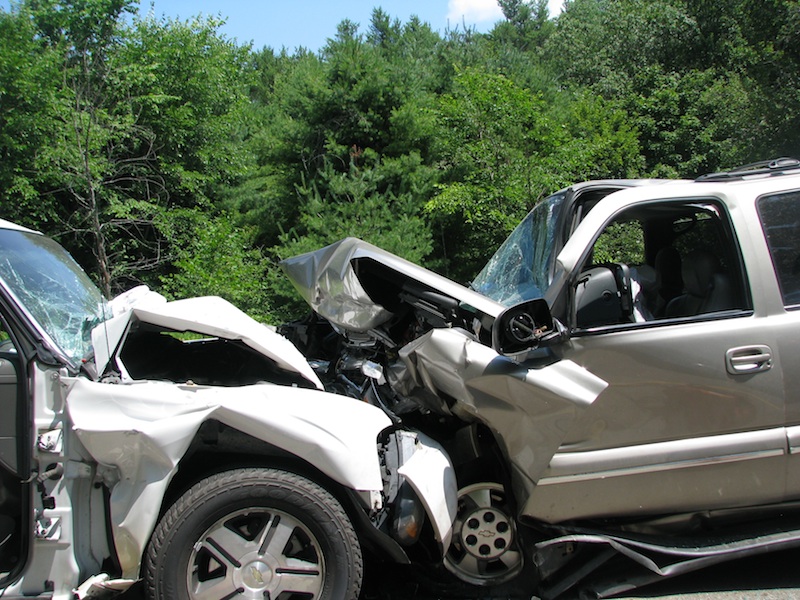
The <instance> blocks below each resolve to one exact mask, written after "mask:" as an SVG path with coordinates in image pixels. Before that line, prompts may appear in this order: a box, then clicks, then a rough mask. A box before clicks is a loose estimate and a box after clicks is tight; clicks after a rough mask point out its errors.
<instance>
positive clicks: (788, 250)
mask: <svg viewBox="0 0 800 600" xmlns="http://www.w3.org/2000/svg"><path fill="white" fill-rule="evenodd" d="M758 212H759V214H760V216H761V224H762V226H763V227H764V234H765V235H766V238H767V245H768V246H769V251H770V254H771V255H772V264H773V265H774V267H775V271H776V273H777V274H778V281H779V282H780V286H781V293H782V294H783V304H784V305H785V306H797V305H800V244H798V239H800V235H799V234H800V192H790V193H788V194H779V195H777V196H765V197H764V198H761V199H760V200H759V201H758Z"/></svg>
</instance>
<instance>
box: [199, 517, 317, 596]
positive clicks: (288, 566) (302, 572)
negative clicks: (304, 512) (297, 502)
mask: <svg viewBox="0 0 800 600" xmlns="http://www.w3.org/2000/svg"><path fill="white" fill-rule="evenodd" d="M324 581H325V562H324V559H323V555H322V551H321V549H320V544H319V541H318V540H317V538H316V537H315V536H314V534H313V533H312V532H311V531H310V530H309V528H308V527H306V526H305V525H304V524H303V523H302V522H301V521H300V520H299V519H297V518H296V517H294V516H292V515H290V514H288V513H286V512H284V511H280V510H274V509H269V508H248V509H244V510H240V511H237V512H234V513H231V514H228V515H226V516H225V517H223V518H221V519H220V520H218V521H217V522H216V523H214V524H213V525H212V526H211V527H209V528H208V529H207V530H206V532H205V533H204V534H203V535H202V536H200V538H199V540H198V541H197V542H196V543H195V545H194V547H193V548H192V553H191V556H190V558H189V570H188V572H187V576H186V583H187V586H188V590H189V596H190V598H191V599H192V600H212V599H214V600H219V599H221V598H252V599H255V598H258V599H260V600H264V598H269V599H271V600H277V599H278V598H279V597H281V596H282V595H283V596H288V597H295V595H296V596H297V597H300V598H304V599H306V598H308V599H312V598H318V597H320V595H321V594H322V588H323V585H324Z"/></svg>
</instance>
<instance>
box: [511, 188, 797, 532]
mask: <svg viewBox="0 0 800 600" xmlns="http://www.w3.org/2000/svg"><path fill="white" fill-rule="evenodd" d="M611 228H617V229H616V230H615V231H614V235H612V236H611V238H612V241H613V240H617V241H619V243H618V244H617V245H616V247H615V246H614V244H613V243H612V244H609V243H608V240H606V239H605V237H608V236H605V237H604V235H600V236H599V237H598V238H597V240H596V242H595V244H594V245H593V246H592V248H591V252H589V253H588V254H587V256H586V258H585V260H584V261H583V262H582V263H581V264H580V266H579V268H578V269H577V271H576V272H575V274H574V277H573V279H572V281H573V284H572V285H571V286H570V289H569V290H568V292H567V293H568V295H569V296H570V301H569V302H568V304H569V305H570V306H571V309H570V310H571V313H570V314H569V315H565V316H564V317H565V318H566V319H568V320H570V321H571V323H572V337H571V339H570V341H569V342H568V343H566V344H564V345H563V346H561V347H560V348H559V349H558V352H559V353H560V354H561V356H562V357H563V358H567V359H570V360H572V361H574V362H576V363H577V364H579V365H581V366H582V367H584V368H585V369H587V370H588V371H590V372H591V373H593V374H594V375H596V376H598V377H600V378H601V379H603V380H604V381H606V382H607V383H608V387H607V388H606V389H605V391H604V392H603V393H602V394H601V395H600V396H599V397H598V398H597V400H596V401H595V402H594V403H593V404H592V406H591V407H589V408H588V409H587V410H586V411H585V413H584V414H583V415H582V416H581V417H580V419H579V420H578V421H577V423H576V424H575V425H574V426H572V427H571V428H570V430H569V431H568V432H567V433H566V436H565V438H564V440H563V442H562V444H561V447H560V448H559V451H558V452H557V453H556V455H555V456H554V457H553V459H552V461H551V463H550V466H549V468H548V470H547V471H546V472H545V474H544V475H543V477H542V478H541V479H540V480H539V482H538V484H537V488H536V491H535V493H534V494H533V495H532V497H531V499H530V501H529V503H528V506H527V507H526V512H528V513H529V514H531V515H534V516H537V517H539V518H543V519H545V520H548V521H551V522H557V521H562V520H566V519H575V518H591V517H613V516H621V515H625V516H635V515H654V514H668V513H681V512H694V511H697V510H707V509H715V508H732V507H740V506H750V505H755V504H765V503H774V502H779V501H781V500H782V499H783V498H784V496H785V482H786V478H785V468H786V461H787V457H786V451H785V449H786V434H785V429H784V425H785V397H784V387H783V381H782V377H781V365H780V357H779V356H778V355H777V354H776V352H775V349H776V348H777V340H776V335H777V334H776V332H774V331H771V330H769V329H768V328H765V327H764V323H763V319H759V318H757V317H756V316H755V313H754V310H753V295H752V294H751V293H750V289H749V283H748V282H749V278H748V275H747V272H746V270H745V268H744V261H743V260H742V253H741V250H740V248H739V244H738V243H737V241H736V237H735V235H734V229H733V226H732V223H731V219H730V216H729V215H728V213H727V211H726V209H725V206H724V205H723V204H722V203H720V202H717V201H714V200H704V199H693V200H691V201H689V200H681V201H673V200H669V201H667V200H665V201H664V202H663V203H650V204H648V205H647V206H646V207H645V208H642V207H635V208H632V209H628V210H627V211H622V212H621V213H620V214H618V215H616V216H615V218H614V220H613V222H611V223H610V224H609V225H608V226H607V227H606V228H605V229H604V230H603V234H607V233H608V232H609V231H610V230H611ZM620 240H621V241H620ZM667 248H670V249H673V250H676V251H677V253H678V254H679V255H681V257H682V261H683V268H682V269H681V272H682V273H683V278H684V280H685V281H684V282H683V284H684V286H683V287H684V289H683V290H682V292H683V293H682V294H679V295H678V297H677V298H674V299H671V300H669V301H668V302H667V303H666V306H665V307H662V308H660V309H659V308H657V307H658V302H657V297H658V292H659V289H658V287H659V283H660V282H661V285H663V280H664V279H665V276H664V275H662V274H659V273H658V272H656V268H655V267H656V263H657V261H656V257H657V256H659V254H663V252H664V251H665V249H667ZM709 261H711V262H709ZM714 261H715V262H714ZM709 265H713V266H709ZM628 272H630V273H632V274H633V276H632V277H628V276H627V273H628ZM609 273H610V274H609ZM615 273H622V275H620V276H618V275H614V274H615ZM620 277H622V279H623V280H624V281H626V282H627V284H626V285H628V289H630V290H631V291H630V292H629V294H630V295H629V297H628V301H627V302H625V293H626V291H625V290H624V289H623V287H624V286H619V287H618V284H619V283H620ZM626 278H627V279H626ZM698 278H699V279H700V280H702V282H703V285H706V287H711V288H714V289H715V290H717V293H718V294H720V295H721V296H722V297H717V298H711V297H710V296H711V294H712V293H711V292H709V294H708V295H709V297H708V298H706V297H698V296H695V295H694V294H692V293H689V292H690V289H689V288H698V287H700V288H703V285H698V284H697V282H696V281H695V279H698ZM712 281H713V284H712V283H711V282H712ZM595 282H597V283H595ZM592 286H594V287H592ZM697 293H698V294H700V292H697ZM701 295H702V294H701ZM635 306H639V307H640V308H641V310H636V309H635V308H634V307H635ZM657 313H658V314H657ZM609 315H613V316H612V317H609Z"/></svg>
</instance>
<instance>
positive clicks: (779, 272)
mask: <svg viewBox="0 0 800 600" xmlns="http://www.w3.org/2000/svg"><path fill="white" fill-rule="evenodd" d="M756 207H757V211H758V219H757V220H756V219H753V220H752V221H753V222H756V223H758V224H759V225H760V227H761V229H762V231H761V232H755V235H758V233H762V234H763V236H764V239H765V240H766V244H767V247H768V250H769V259H770V260H769V261H768V260H767V259H766V258H765V259H764V260H763V261H762V263H763V265H764V268H763V271H764V273H765V274H766V275H767V276H766V277H765V278H766V279H767V281H768V282H769V284H770V289H765V293H767V292H771V294H770V295H769V298H777V299H778V300H777V301H776V302H774V303H772V304H771V305H770V306H769V313H770V322H771V323H774V325H771V329H774V330H775V332H776V337H777V342H776V344H777V352H778V354H779V355H780V356H784V357H788V358H787V361H788V362H787V363H785V364H784V365H783V367H784V368H783V382H784V383H783V387H784V395H785V397H786V424H787V440H788V444H787V445H788V452H789V454H788V462H789V464H788V466H787V475H788V476H787V483H786V495H787V498H788V499H792V500H794V499H797V498H799V497H800V391H798V390H800V368H798V361H797V359H796V357H797V356H800V191H799V190H788V191H783V192H778V193H772V194H765V195H763V196H762V197H760V198H758V200H757V202H756ZM770 266H771V267H772V268H770ZM764 287H767V286H764Z"/></svg>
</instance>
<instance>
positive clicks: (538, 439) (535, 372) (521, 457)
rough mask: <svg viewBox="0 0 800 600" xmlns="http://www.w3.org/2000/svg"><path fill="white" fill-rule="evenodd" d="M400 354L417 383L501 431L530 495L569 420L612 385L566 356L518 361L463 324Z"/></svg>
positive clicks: (422, 339)
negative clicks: (475, 336) (481, 340)
mask: <svg viewBox="0 0 800 600" xmlns="http://www.w3.org/2000/svg"><path fill="white" fill-rule="evenodd" d="M400 355H401V357H402V359H403V361H404V363H405V364H406V366H407V371H408V377H410V378H411V380H412V381H413V384H414V385H416V386H417V387H419V388H422V389H424V390H426V391H428V392H433V393H435V394H439V395H441V394H444V395H446V396H449V397H450V398H455V399H457V402H456V404H455V405H454V406H451V407H450V410H451V411H453V412H454V413H460V414H461V415H463V416H464V417H465V418H470V419H471V420H475V419H477V420H479V421H481V422H483V423H485V424H486V425H487V426H489V427H490V428H491V429H492V430H493V431H496V432H503V435H502V439H501V440H500V441H501V443H503V444H505V447H506V450H507V452H508V456H509V459H510V460H511V463H512V465H513V466H514V467H515V468H516V470H517V471H518V472H519V473H523V474H525V475H526V477H527V478H529V480H530V481H529V485H528V488H529V489H528V492H529V493H530V491H531V490H532V484H534V483H535V482H536V481H538V479H539V477H541V475H542V474H543V473H544V471H545V470H546V469H547V466H548V465H549V463H550V460H551V459H552V457H553V455H554V454H555V452H556V451H557V450H558V448H559V446H560V445H561V442H562V440H563V439H564V436H566V434H567V433H568V432H569V430H570V428H571V427H572V424H573V423H574V422H575V420H576V419H577V418H578V417H579V416H580V415H581V414H582V413H583V412H584V411H585V410H586V409H587V408H588V407H589V406H591V404H592V403H593V402H594V401H595V399H596V398H597V397H598V396H599V395H600V393H601V392H602V391H603V390H604V389H605V388H606V387H607V386H608V384H607V383H606V382H605V381H603V380H602V379H600V378H598V377H596V376H595V375H593V374H591V373H590V372H589V371H587V370H586V369H584V368H582V367H580V366H578V365H576V364H575V363H573V362H572V361H569V360H560V361H557V362H553V360H552V359H551V358H548V357H544V358H542V359H540V360H529V361H527V362H525V363H523V364H519V363H517V362H515V361H513V360H511V359H508V358H505V357H502V356H499V355H498V354H497V353H496V352H495V351H494V350H492V349H491V348H488V347H486V346H484V345H483V344H480V343H479V342H476V341H475V340H474V339H473V338H472V336H471V335H470V334H469V333H468V332H466V331H463V330H459V329H433V330H431V331H429V332H428V333H426V334H425V335H423V336H421V337H419V338H417V339H416V340H414V341H413V342H411V343H410V344H408V345H406V346H404V347H403V348H402V349H401V352H400ZM408 387H413V386H410V385H409V386H408Z"/></svg>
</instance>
